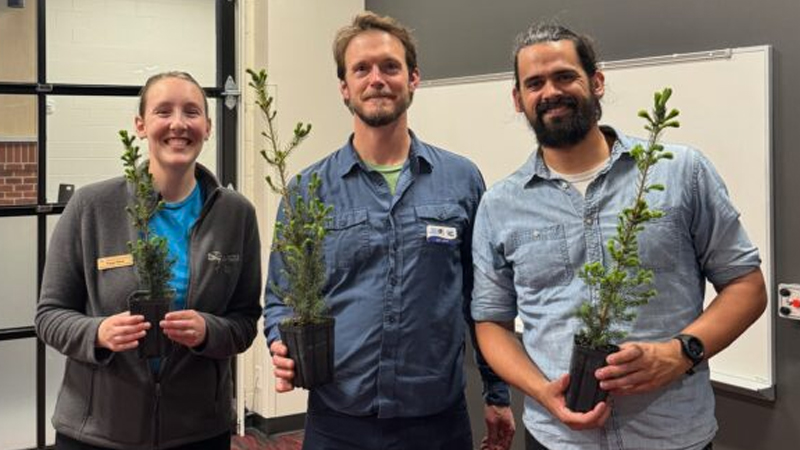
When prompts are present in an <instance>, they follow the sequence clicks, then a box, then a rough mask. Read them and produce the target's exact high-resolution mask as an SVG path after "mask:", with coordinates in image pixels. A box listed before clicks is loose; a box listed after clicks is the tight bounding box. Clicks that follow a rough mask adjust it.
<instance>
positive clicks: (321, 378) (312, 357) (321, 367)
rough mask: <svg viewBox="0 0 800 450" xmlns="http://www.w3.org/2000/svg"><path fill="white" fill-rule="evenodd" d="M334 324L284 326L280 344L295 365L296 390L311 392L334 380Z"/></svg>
mask: <svg viewBox="0 0 800 450" xmlns="http://www.w3.org/2000/svg"><path fill="white" fill-rule="evenodd" d="M335 323H336V322H335V320H334V319H333V318H332V317H331V318H327V319H325V322H323V323H319V324H309V325H294V324H291V323H287V324H284V323H281V324H280V325H279V326H278V330H280V332H281V340H283V343H284V345H286V347H287V348H288V349H289V358H291V359H292V360H293V361H294V386H295V387H301V388H304V389H312V388H315V387H317V386H321V385H323V384H325V383H329V382H330V381H332V380H333V354H334V345H333V343H334V333H333V330H334V325H335Z"/></svg>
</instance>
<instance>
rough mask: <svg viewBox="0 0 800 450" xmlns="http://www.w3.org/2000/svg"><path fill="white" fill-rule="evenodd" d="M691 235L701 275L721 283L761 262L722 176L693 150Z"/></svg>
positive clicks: (752, 268) (715, 282)
mask: <svg viewBox="0 0 800 450" xmlns="http://www.w3.org/2000/svg"><path fill="white" fill-rule="evenodd" d="M693 159H694V165H693V174H692V175H693V176H692V178H693V180H692V185H693V186H692V187H693V189H692V195H693V199H692V200H693V201H692V205H693V209H694V211H693V215H692V217H693V223H692V235H693V240H694V245H695V249H696V255H697V260H698V263H699V264H700V267H701V270H702V272H703V275H704V276H705V277H706V278H707V279H708V280H709V281H710V282H711V283H712V284H714V285H715V286H724V285H726V284H728V283H730V282H731V281H733V280H735V279H736V278H739V277H741V276H743V275H746V274H748V273H750V272H752V271H753V270H755V269H756V268H758V267H759V266H760V265H761V258H760V257H759V253H758V248H756V246H755V245H753V243H752V242H751V241H750V239H749V237H748V236H747V232H746V231H745V229H744V226H743V225H742V222H741V220H740V213H739V211H738V210H737V209H736V207H735V206H734V205H733V202H732V201H731V198H730V196H729V195H728V190H727V188H726V187H725V183H724V181H723V180H722V177H720V175H719V174H718V173H717V171H716V170H715V169H714V166H713V165H712V164H711V162H710V161H709V160H708V159H707V158H706V157H705V156H703V154H702V153H700V152H697V151H695V152H694V154H693Z"/></svg>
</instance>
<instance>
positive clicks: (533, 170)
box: [522, 125, 634, 187]
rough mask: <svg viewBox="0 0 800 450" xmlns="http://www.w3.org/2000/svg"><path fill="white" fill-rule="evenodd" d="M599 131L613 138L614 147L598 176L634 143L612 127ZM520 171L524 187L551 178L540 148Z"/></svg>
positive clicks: (601, 127)
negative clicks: (606, 163)
mask: <svg viewBox="0 0 800 450" xmlns="http://www.w3.org/2000/svg"><path fill="white" fill-rule="evenodd" d="M600 131H601V132H602V133H603V134H604V135H606V136H610V137H612V138H614V145H613V146H612V147H611V157H610V158H609V164H608V166H606V168H604V169H603V170H602V171H600V174H602V173H605V172H607V171H608V170H609V167H611V166H612V165H614V163H616V162H617V160H619V158H620V157H621V156H622V155H623V154H625V155H627V154H629V153H630V151H631V149H632V148H633V145H634V143H633V142H632V139H631V138H629V137H628V136H626V135H624V134H622V133H620V132H619V131H618V130H617V129H616V128H614V127H611V126H608V125H600ZM522 171H523V173H524V174H525V177H524V180H525V187H528V186H531V185H533V183H535V182H536V181H537V180H550V179H552V178H553V174H552V172H550V169H549V168H548V167H547V165H546V164H545V163H544V158H543V157H542V150H541V147H537V149H536V151H535V152H533V154H531V156H530V157H529V158H528V160H527V161H526V162H525V165H524V166H523V168H522Z"/></svg>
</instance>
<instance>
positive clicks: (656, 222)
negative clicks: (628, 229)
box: [636, 209, 685, 272]
mask: <svg viewBox="0 0 800 450" xmlns="http://www.w3.org/2000/svg"><path fill="white" fill-rule="evenodd" d="M662 211H663V212H664V215H663V216H662V217H659V218H658V219H653V220H651V221H649V222H646V223H645V224H644V230H642V231H641V233H639V236H637V238H636V240H637V241H638V243H639V260H640V261H641V263H642V267H644V268H645V269H650V270H652V271H653V272H667V271H672V270H676V269H678V262H679V261H680V256H681V254H682V252H683V249H684V247H685V246H684V242H683V241H682V240H681V233H680V231H679V228H678V223H677V214H676V213H675V211H673V210H672V209H662Z"/></svg>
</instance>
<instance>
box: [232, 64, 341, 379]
mask: <svg viewBox="0 0 800 450" xmlns="http://www.w3.org/2000/svg"><path fill="white" fill-rule="evenodd" d="M247 73H248V74H249V75H250V80H251V81H250V83H249V85H250V86H251V87H252V88H253V89H254V90H255V92H256V106H258V108H259V110H260V111H261V114H262V115H263V116H264V119H265V120H266V129H265V130H264V131H262V132H261V135H262V136H263V137H264V138H265V139H266V141H267V149H266V150H261V152H260V153H261V156H262V157H263V158H264V160H265V161H266V163H267V166H268V167H269V168H270V169H271V171H272V175H268V176H267V177H266V181H267V185H268V186H269V188H270V190H272V191H273V192H274V193H276V194H278V195H280V197H281V211H280V214H279V216H278V220H277V221H276V223H275V234H274V237H273V242H272V251H273V252H277V253H279V254H280V255H281V258H282V263H283V267H282V269H281V271H280V272H281V276H282V277H283V279H284V280H285V286H279V285H278V283H276V282H274V281H272V282H271V284H270V288H271V289H272V290H273V291H274V292H276V293H277V295H278V296H279V297H280V298H281V299H282V300H283V302H284V303H285V304H286V305H287V306H289V307H290V308H291V309H292V310H293V315H292V316H289V317H286V318H285V319H283V320H282V321H281V323H280V324H279V326H278V329H279V331H280V334H281V340H282V341H283V343H284V345H286V347H287V348H288V350H289V355H288V356H289V358H291V359H292V360H294V363H295V368H294V372H295V376H294V380H293V384H294V386H295V387H302V388H306V389H311V388H313V387H315V386H319V385H321V384H324V383H327V382H329V381H331V380H332V379H333V353H334V318H333V317H331V316H329V315H328V314H327V313H328V310H327V306H326V304H325V299H324V297H323V294H322V288H323V286H324V284H325V260H324V253H323V251H324V249H323V244H324V239H325V235H326V228H325V225H326V222H327V221H328V219H329V217H330V214H331V211H332V210H333V208H332V207H331V206H327V205H325V204H324V203H323V202H322V201H321V200H320V198H319V196H318V190H319V187H320V184H321V180H320V178H319V177H318V176H317V174H316V173H313V174H311V175H310V176H309V177H308V180H304V179H303V178H302V176H301V175H297V176H296V177H295V179H294V180H293V181H290V178H289V176H288V175H287V167H286V166H287V161H288V158H289V156H290V155H291V154H292V152H293V151H294V150H295V149H296V148H297V147H298V146H299V145H300V144H301V143H302V142H303V141H304V140H305V139H306V138H307V137H308V135H309V133H310V132H311V125H310V124H303V123H298V124H297V126H296V127H295V128H294V135H293V137H292V140H291V141H290V142H289V143H288V144H286V145H282V144H281V143H280V141H279V139H278V135H277V132H276V130H275V116H276V114H277V111H275V109H274V108H273V97H272V96H271V95H269V93H268V92H267V73H266V71H265V70H263V69H262V70H260V71H259V72H255V71H253V70H250V69H248V70H247ZM304 183H305V189H304V188H303V185H304Z"/></svg>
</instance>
